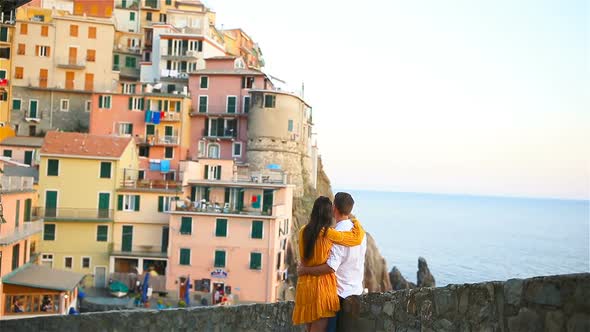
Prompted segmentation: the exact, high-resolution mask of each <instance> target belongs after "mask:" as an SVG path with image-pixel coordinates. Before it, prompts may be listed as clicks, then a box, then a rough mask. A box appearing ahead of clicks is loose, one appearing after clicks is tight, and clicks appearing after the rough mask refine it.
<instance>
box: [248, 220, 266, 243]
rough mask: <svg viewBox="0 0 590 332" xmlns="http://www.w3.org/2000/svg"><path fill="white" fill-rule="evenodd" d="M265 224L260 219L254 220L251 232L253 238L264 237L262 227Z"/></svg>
mask: <svg viewBox="0 0 590 332" xmlns="http://www.w3.org/2000/svg"><path fill="white" fill-rule="evenodd" d="M263 226H264V224H263V223H262V221H260V220H253V221H252V233H250V235H251V237H252V238H253V239H262V229H263Z"/></svg>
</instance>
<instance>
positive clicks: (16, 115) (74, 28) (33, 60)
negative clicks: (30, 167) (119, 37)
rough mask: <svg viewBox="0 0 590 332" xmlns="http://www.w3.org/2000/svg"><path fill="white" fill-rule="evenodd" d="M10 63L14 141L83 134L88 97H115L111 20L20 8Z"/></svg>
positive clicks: (86, 118) (49, 10)
mask: <svg viewBox="0 0 590 332" xmlns="http://www.w3.org/2000/svg"><path fill="white" fill-rule="evenodd" d="M16 18H17V20H16V30H15V38H14V39H13V48H14V51H13V53H12V54H13V59H12V76H11V78H12V86H13V89H12V90H13V91H12V101H11V103H12V113H11V122H12V124H13V126H14V128H15V131H16V132H17V134H18V135H28V136H36V135H37V134H40V132H45V131H47V130H50V129H53V128H59V129H63V130H73V131H86V130H88V118H89V112H90V108H91V105H90V95H91V94H92V93H93V92H95V91H98V92H106V91H115V89H116V88H117V81H118V79H119V73H118V72H117V71H113V44H114V38H115V29H114V24H113V21H112V19H105V18H95V17H81V16H74V15H69V14H68V13H67V12H65V11H58V10H51V9H44V8H36V7H30V6H27V7H22V8H19V9H18V11H17V17H16Z"/></svg>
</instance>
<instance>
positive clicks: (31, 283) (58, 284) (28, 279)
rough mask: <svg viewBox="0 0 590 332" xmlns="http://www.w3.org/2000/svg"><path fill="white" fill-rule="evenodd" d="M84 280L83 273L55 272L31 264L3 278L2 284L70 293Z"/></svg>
mask: <svg viewBox="0 0 590 332" xmlns="http://www.w3.org/2000/svg"><path fill="white" fill-rule="evenodd" d="M82 278H84V275H83V274H81V273H75V272H69V271H63V270H55V269H52V268H49V267H46V266H41V265H34V264H31V265H26V266H24V267H23V268H21V269H19V270H16V271H15V272H13V273H9V274H8V275H7V276H5V277H4V278H2V282H3V283H5V284H9V285H17V286H24V287H31V288H42V289H52V290H58V291H69V290H73V289H74V288H75V287H76V286H77V285H78V283H79V282H80V280H82Z"/></svg>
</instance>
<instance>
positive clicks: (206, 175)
mask: <svg viewBox="0 0 590 332" xmlns="http://www.w3.org/2000/svg"><path fill="white" fill-rule="evenodd" d="M203 179H205V180H207V179H209V165H205V174H204V176H203Z"/></svg>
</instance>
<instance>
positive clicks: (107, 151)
mask: <svg viewBox="0 0 590 332" xmlns="http://www.w3.org/2000/svg"><path fill="white" fill-rule="evenodd" d="M131 140H132V138H131V137H117V136H103V135H92V134H83V133H63V132H57V131H50V132H48V133H47V135H46V136H45V142H44V143H43V147H42V148H41V153H42V154H57V155H69V156H84V157H107V158H119V157H121V155H122V154H123V152H124V151H125V148H127V146H128V145H129V142H131Z"/></svg>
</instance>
